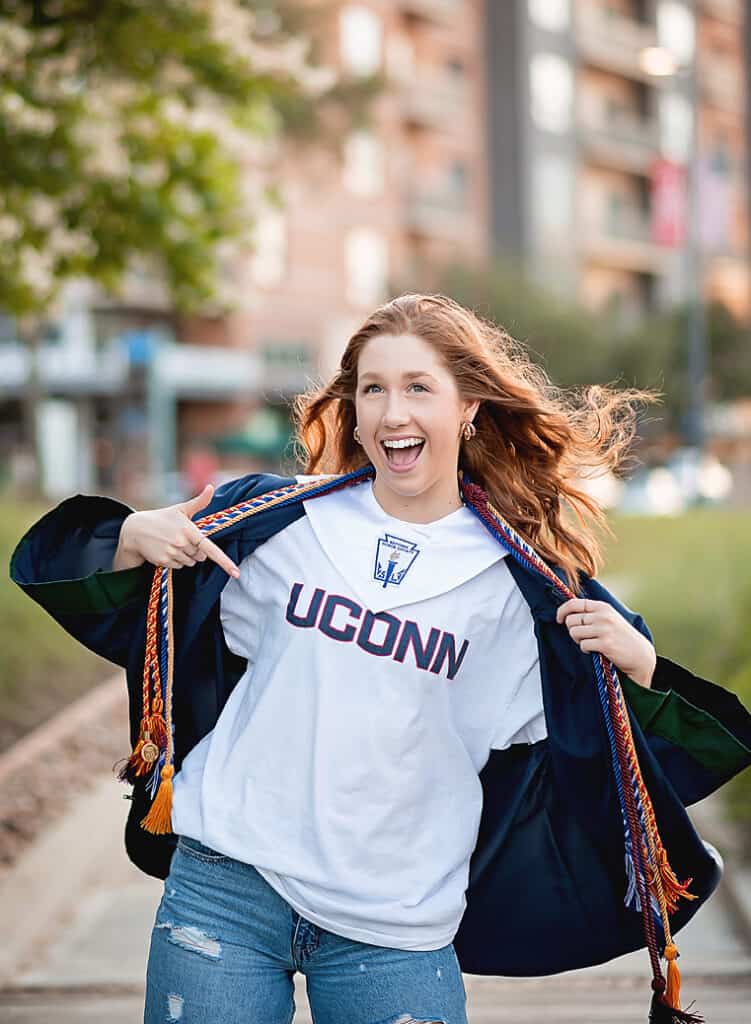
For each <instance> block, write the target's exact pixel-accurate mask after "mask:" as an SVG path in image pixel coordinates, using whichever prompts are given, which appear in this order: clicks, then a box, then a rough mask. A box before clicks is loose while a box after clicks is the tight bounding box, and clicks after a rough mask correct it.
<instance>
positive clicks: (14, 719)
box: [0, 500, 117, 750]
mask: <svg viewBox="0 0 751 1024" xmlns="http://www.w3.org/2000/svg"><path fill="white" fill-rule="evenodd" d="M49 507H50V506H49V505H48V506H42V505H40V506H32V505H29V504H20V503H17V502H11V501H8V500H0V553H1V554H2V565H3V572H2V577H0V640H2V648H3V657H2V659H0V750H4V749H5V748H6V747H8V746H10V744H11V743H13V742H14V741H15V740H17V739H18V738H19V737H21V736H23V735H24V733H26V732H28V730H29V729H32V728H34V726H36V725H39V724H40V723H41V722H43V721H45V720H46V719H47V718H49V717H50V716H51V715H53V714H54V713H55V712H56V711H58V710H60V709H61V708H63V707H65V705H66V704H68V703H70V701H71V700H73V699H75V698H76V697H78V696H80V695H81V694H82V693H84V692H85V691H86V690H88V689H90V688H91V687H92V686H94V685H96V684H97V683H99V682H101V681H102V680H104V679H106V678H108V677H109V676H111V675H112V674H113V673H114V672H116V671H117V668H116V667H115V666H114V665H111V664H110V663H109V662H107V661H104V660H103V659H102V658H99V657H98V656H97V655H95V654H92V653H91V652H90V651H87V650H86V648H85V647H82V646H81V644H79V643H78V642H77V641H75V640H73V639H72V637H70V636H68V634H67V633H65V632H64V631H63V629H62V628H61V627H60V626H58V624H57V623H56V622H55V621H54V619H52V618H50V616H49V615H48V614H47V613H46V612H44V611H42V609H41V608H40V607H39V605H37V604H36V603H35V602H34V601H32V600H31V599H30V598H28V597H27V596H26V595H25V594H24V593H23V591H22V590H21V589H20V587H17V586H16V584H15V583H11V581H10V578H9V576H8V563H9V562H10V556H11V553H12V551H13V548H14V547H15V546H16V544H17V543H18V541H19V540H20V538H21V536H22V535H23V533H24V532H25V531H26V529H27V528H28V527H29V526H30V525H31V524H32V523H33V522H34V521H35V520H36V519H38V518H39V517H40V516H41V515H43V514H44V513H45V512H46V511H47V509H48V508H49Z"/></svg>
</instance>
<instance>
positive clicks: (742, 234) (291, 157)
mask: <svg viewBox="0 0 751 1024" xmlns="http://www.w3.org/2000/svg"><path fill="white" fill-rule="evenodd" d="M318 6H319V8H320V10H321V12H322V14H321V17H320V20H319V22H318V23H317V24H316V26H315V34H316V39H317V42H318V45H319V55H320V59H321V60H322V61H323V63H324V64H326V65H328V66H330V67H331V68H333V69H334V70H338V71H341V72H347V73H350V74H354V75H370V74H372V73H380V74H382V75H383V76H384V78H385V83H386V84H385V88H384V91H383V92H382V93H381V94H380V95H379V97H378V98H377V100H376V101H375V103H374V105H373V109H372V113H371V119H370V123H369V124H368V125H367V126H364V127H362V128H359V129H357V130H352V131H351V132H350V133H349V134H348V135H347V136H346V137H345V139H344V142H343V147H342V154H341V159H338V158H337V156H336V155H335V153H334V152H332V151H328V150H323V149H322V150H319V151H316V152H313V151H311V150H304V151H300V150H298V149H296V148H294V147H291V146H289V145H273V144H269V145H265V146H259V149H258V154H257V166H255V167H253V168H249V174H250V173H251V172H253V173H255V172H257V171H258V169H259V168H260V169H261V170H262V171H263V173H264V174H265V175H266V176H267V177H268V178H269V179H271V180H273V181H274V182H275V183H276V184H277V185H278V188H279V191H280V193H281V196H282V198H283V200H284V204H283V206H282V207H281V208H277V207H273V206H268V207H267V208H264V209H262V210H260V211H259V216H258V221H257V227H256V237H255V247H254V249H253V251H252V252H249V253H247V255H246V256H245V257H244V258H242V259H240V260H236V261H235V262H234V263H233V264H232V265H228V266H227V267H226V274H227V279H228V280H229V281H230V284H231V288H232V289H234V291H235V292H236V294H237V295H238V297H240V298H241V299H242V308H241V309H239V310H238V311H237V312H235V313H233V314H232V315H230V316H225V317H214V318H212V317H203V318H198V317H194V318H192V319H190V320H189V321H185V320H176V319H175V318H174V316H173V315H172V313H171V310H170V308H169V306H168V304H167V302H166V301H165V298H164V296H162V295H161V294H160V291H159V288H158V287H157V286H156V285H155V284H154V282H153V281H152V280H151V279H150V278H149V277H148V276H147V275H140V276H139V274H138V270H137V268H134V271H133V274H132V276H131V279H130V283H129V286H128V289H127V291H126V296H125V299H124V301H120V302H118V303H114V302H113V301H111V300H105V299H103V298H102V297H101V296H100V295H96V294H93V293H88V294H87V293H85V290H84V291H79V292H78V293H76V294H75V295H73V296H72V297H71V299H70V302H69V305H68V307H67V309H66V312H65V314H64V317H63V322H62V323H61V325H60V329H59V331H58V332H57V339H56V340H55V339H54V338H53V339H52V342H51V350H50V352H49V353H47V355H46V357H45V358H46V360H47V362H46V364H45V366H43V367H42V371H43V372H42V376H43V378H44V382H45V388H46V391H47V393H48V395H49V397H50V401H51V402H52V403H56V404H52V405H50V409H49V415H48V416H47V426H46V435H47V436H48V437H49V438H51V439H53V441H54V443H55V445H56V452H57V454H56V455H55V457H54V458H50V459H49V461H50V466H51V470H50V472H52V473H53V476H54V489H56V490H57V491H58V492H63V493H64V492H65V491H66V490H72V489H73V488H74V487H76V486H78V487H79V488H81V489H86V488H89V489H93V488H95V487H99V488H105V487H106V488H107V489H110V490H115V491H118V492H120V493H123V494H128V495H130V496H132V499H133V500H134V501H139V500H142V501H147V500H150V499H149V496H153V495H155V494H156V493H157V491H159V490H160V489H162V490H166V492H167V493H172V492H175V493H178V492H179V491H180V488H181V487H184V486H186V483H185V481H186V480H192V479H193V477H194V476H195V472H194V471H195V467H196V466H198V467H200V468H201V472H202V473H206V472H210V467H211V466H212V465H213V464H214V462H212V459H214V460H215V459H216V458H218V459H219V464H220V470H219V471H220V472H222V473H226V474H232V473H234V472H247V471H248V469H252V468H261V467H273V466H276V465H277V464H278V458H279V456H280V454H281V452H282V450H283V449H284V443H285V441H286V440H287V438H288V429H287V427H288V424H287V404H288V402H289V400H290V398H291V396H292V395H294V394H295V393H296V392H298V391H299V390H300V389H301V388H304V387H305V386H306V384H307V383H309V382H310V380H311V379H312V378H318V377H320V376H323V377H325V376H327V375H328V374H329V373H330V372H331V371H332V369H333V368H334V367H335V365H336V363H337V360H338V358H339V355H340V354H341V352H342V350H343V348H344V345H345V344H346V341H347V339H348V337H349V336H350V334H351V333H352V332H353V331H354V330H355V329H356V328H357V326H358V325H359V323H361V322H362V320H363V319H364V317H365V316H366V315H367V314H368V312H369V311H370V310H372V309H373V308H374V307H375V306H376V305H377V304H378V303H379V302H381V301H382V300H383V299H385V298H386V297H387V296H389V295H390V294H392V293H394V292H395V291H397V290H404V289H408V288H422V287H427V288H429V287H430V286H431V281H432V279H433V275H434V271H435V269H436V268H437V267H439V266H440V264H441V263H442V262H444V261H449V260H456V259H463V260H466V261H467V262H469V263H482V262H483V261H485V260H486V259H487V258H488V257H489V256H491V255H494V254H503V255H505V256H507V257H510V258H511V259H512V260H514V261H516V262H517V263H519V264H521V265H522V266H524V267H525V268H526V270H527V271H528V272H529V273H530V274H531V275H533V276H534V277H536V278H537V279H538V280H539V281H541V282H542V283H544V284H546V285H548V286H550V287H552V288H554V289H558V290H559V291H561V292H562V293H565V294H566V295H569V296H570V295H576V296H578V297H579V299H580V300H581V301H582V302H584V303H585V304H587V305H589V306H590V307H592V308H594V309H597V310H603V311H607V312H609V313H611V314H614V315H615V316H616V318H617V319H619V320H620V321H621V322H622V323H623V324H624V325H628V324H629V323H630V322H633V321H634V320H635V319H638V318H639V317H641V316H643V315H644V314H645V313H647V312H648V311H651V310H653V309H655V308H660V307H666V306H669V305H671V304H672V303H674V302H676V301H680V300H681V299H682V298H683V297H685V296H687V295H690V294H691V293H692V290H695V288H694V283H695V281H696V280H697V277H698V278H700V280H701V282H702V288H703V290H704V293H705V294H706V295H707V296H718V297H720V298H722V299H723V300H724V301H725V302H726V303H727V304H728V305H729V306H731V308H732V309H733V310H734V311H735V312H736V313H739V314H741V315H742V316H744V317H748V316H749V315H751V303H750V301H749V212H748V211H749V201H750V199H751V187H750V186H749V175H748V170H747V168H748V158H749V124H750V123H751V121H750V119H751V112H750V111H749V104H748V102H747V98H748V81H747V68H748V64H749V60H748V54H749V52H750V47H749V37H750V34H751V28H750V26H749V20H750V19H749V16H748V9H749V8H751V4H747V3H745V2H743V0H331V2H325V3H320V4H319V5H318ZM650 55H651V57H650ZM661 57H662V60H663V64H664V62H665V60H666V59H668V58H669V59H670V60H672V62H673V66H672V67H671V68H669V69H668V70H669V73H668V74H664V73H663V74H657V71H662V72H664V71H665V70H666V69H665V67H662V68H660V67H659V63H660V58H661ZM648 58H650V59H648ZM655 61H657V63H656V64H655ZM695 122H696V123H697V124H698V133H697V134H694V133H693V131H692V128H693V125H694V123H695ZM688 168H691V169H693V171H694V172H695V175H696V178H695V180H696V182H697V192H696V196H697V206H696V208H697V209H698V210H699V212H700V216H698V217H691V216H689V208H688V207H687V205H686V203H687V202H688V198H687V184H688V183H689V182H688V180H687V177H686V171H687V169H688ZM681 190H683V191H681ZM671 232H672V233H673V234H674V235H675V237H673V238H672V239H671V237H670V235H671ZM671 241H672V243H673V244H665V243H666V242H671ZM697 257H698V260H697ZM87 318H88V327H86V328H85V329H84V328H83V327H82V324H84V322H85V321H87ZM2 329H3V325H2V324H0V332H1V331H2ZM23 356H24V354H23V353H22V352H20V351H18V350H12V346H11V345H5V346H0V364H1V365H0V382H1V383H0V390H1V389H4V392H5V398H6V401H5V402H0V409H2V413H1V414H0V431H2V433H3V436H4V437H8V436H10V435H11V434H13V432H14V431H15V430H16V429H17V421H18V417H17V410H16V409H15V406H14V397H13V396H14V393H15V392H14V389H16V390H17V388H18V387H19V386H20V382H21V381H22V380H23V374H24V372H25V370H24V364H23ZM63 436H66V437H68V438H69V442H68V445H67V449H68V452H69V454H68V456H67V458H66V459H63V458H62V457H61V456H60V455H59V452H60V450H61V449H62V448H63V447H64V445H63V443H62V441H61V438H62V437H63ZM92 450H93V451H94V452H95V453H96V454H97V458H94V457H93V456H92ZM178 470H182V471H183V473H182V475H183V479H182V480H180V479H178V478H177V471H178ZM51 479H52V478H51ZM164 480H167V481H168V483H167V484H166V485H164V486H163V481H164ZM170 480H172V483H169V481H170ZM73 481H75V482H73ZM50 486H51V489H52V485H50Z"/></svg>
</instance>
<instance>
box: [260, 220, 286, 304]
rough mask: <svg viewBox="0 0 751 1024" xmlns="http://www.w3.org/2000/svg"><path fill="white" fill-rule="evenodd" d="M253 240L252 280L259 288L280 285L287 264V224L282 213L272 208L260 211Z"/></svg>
mask: <svg viewBox="0 0 751 1024" xmlns="http://www.w3.org/2000/svg"><path fill="white" fill-rule="evenodd" d="M253 239H254V243H255V244H254V250H253V256H252V258H251V274H252V276H253V280H254V281H255V283H256V284H257V285H259V286H260V287H261V288H271V287H273V286H274V285H277V284H280V283H281V281H282V280H283V278H284V274H285V271H286V264H287V222H286V218H285V215H284V213H283V212H282V211H281V210H276V209H273V208H272V207H267V208H266V209H264V210H262V211H261V212H260V213H259V214H258V217H257V219H256V223H255V227H254V231H253Z"/></svg>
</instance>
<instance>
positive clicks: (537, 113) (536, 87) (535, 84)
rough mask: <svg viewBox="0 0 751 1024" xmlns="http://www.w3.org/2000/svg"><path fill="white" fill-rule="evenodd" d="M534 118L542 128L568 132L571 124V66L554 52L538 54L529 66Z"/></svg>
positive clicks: (550, 130) (572, 83)
mask: <svg viewBox="0 0 751 1024" xmlns="http://www.w3.org/2000/svg"><path fill="white" fill-rule="evenodd" d="M529 75H530V89H531V100H532V104H531V105H532V118H533V120H534V121H535V123H536V124H537V126H538V127H539V128H542V129H544V130H545V131H549V132H556V133H557V134H565V133H566V132H567V131H569V129H570V127H571V110H572V104H573V98H574V80H573V75H572V72H571V66H570V64H569V63H568V61H566V60H564V59H563V57H559V56H558V55H557V54H554V53H536V54H535V55H534V57H533V58H532V60H531V61H530V65H529Z"/></svg>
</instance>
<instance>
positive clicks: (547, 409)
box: [292, 294, 659, 594]
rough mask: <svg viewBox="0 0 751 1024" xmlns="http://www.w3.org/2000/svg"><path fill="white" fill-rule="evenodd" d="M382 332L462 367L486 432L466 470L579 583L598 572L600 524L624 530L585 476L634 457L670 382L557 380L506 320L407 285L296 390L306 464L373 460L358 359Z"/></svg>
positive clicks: (466, 452) (459, 376)
mask: <svg viewBox="0 0 751 1024" xmlns="http://www.w3.org/2000/svg"><path fill="white" fill-rule="evenodd" d="M379 334H414V335H417V336H418V337H420V338H422V339H423V340H424V341H426V342H428V343H429V344H430V345H432V346H433V347H434V348H435V349H436V351H437V352H438V353H439V355H440V357H441V359H442V361H443V363H444V365H445V366H446V367H447V368H448V369H449V370H450V371H451V373H452V374H453V375H454V378H455V380H456V383H457V387H458V391H459V394H460V396H461V397H462V398H465V399H469V400H473V399H479V400H480V406H479V409H478V411H477V415H476V416H475V418H474V423H475V426H476V427H477V434H476V436H475V437H473V438H472V439H471V440H469V441H465V440H462V441H461V447H460V450H459V465H458V469H463V470H465V471H466V472H467V474H468V475H469V477H470V479H471V480H473V481H474V482H475V483H477V484H479V485H480V486H481V487H482V488H483V489H484V490H485V492H486V493H487V495H488V499H489V500H490V502H491V503H492V504H493V505H494V506H495V508H496V509H497V510H498V511H499V512H500V513H501V515H502V516H503V517H504V518H505V519H506V521H507V522H508V523H510V524H511V526H513V527H514V529H515V530H517V532H518V533H519V534H521V536H522V537H523V538H524V539H525V540H526V541H527V542H528V543H530V544H531V545H532V546H533V547H534V548H535V550H536V551H537V552H538V554H540V555H541V556H542V557H543V558H544V559H545V560H546V561H547V562H548V563H549V564H552V565H556V566H558V567H560V568H562V569H563V570H564V571H565V573H566V577H567V580H568V583H569V586H570V587H571V589H572V590H573V591H574V592H575V593H577V594H578V593H580V586H579V572H582V571H583V572H584V573H586V574H587V575H589V576H596V575H597V572H598V571H599V568H600V566H601V564H602V555H601V550H600V543H599V540H598V536H597V532H596V528H598V527H599V528H600V529H603V530H605V531H607V532H608V533H609V534H610V535H611V536H614V534H613V531H612V530H611V528H610V526H609V525H608V522H607V518H606V515H605V513H604V511H603V509H602V507H601V506H600V504H599V503H598V502H597V501H596V500H595V499H594V498H593V497H591V496H590V495H589V494H588V493H587V491H586V490H583V489H582V487H581V481H580V480H579V479H578V478H579V477H581V476H594V475H598V474H599V473H601V472H603V471H605V470H607V469H610V470H614V469H616V468H618V467H621V468H622V467H623V466H624V464H625V463H626V462H627V460H629V459H632V458H633V456H632V455H631V454H630V453H629V448H630V445H631V442H632V440H633V438H634V435H635V433H636V426H637V415H636V409H635V407H636V405H637V404H640V403H644V404H648V403H651V402H654V401H657V399H658V397H659V392H655V391H646V390H641V389H635V388H620V389H614V388H611V387H610V386H602V385H591V386H588V387H582V388H569V389H563V388H560V387H557V386H556V385H554V384H552V383H551V381H550V379H549V378H548V376H547V374H546V373H545V371H544V369H543V368H542V367H541V366H540V365H538V364H536V363H534V362H532V360H531V359H530V357H529V355H528V353H527V351H526V349H525V347H524V346H523V345H522V344H520V343H519V342H517V341H515V340H514V339H513V338H512V337H511V336H510V335H509V334H508V333H507V332H506V331H505V330H504V329H503V328H502V327H499V326H498V325H496V324H494V323H492V322H491V321H489V320H487V319H485V318H484V317H481V316H480V315H478V314H477V313H475V312H473V311H471V310H469V309H467V308H465V307H464V306H462V305H460V304H459V303H458V302H456V301H455V300H454V299H451V298H449V297H448V296H446V295H430V294H429V295H424V294H405V295H400V296H398V297H397V298H394V299H392V300H391V301H390V302H387V303H385V304H384V305H382V306H380V307H379V308H378V309H376V310H375V311H374V312H373V313H371V315H370V316H369V317H368V318H367V319H366V320H365V322H364V323H363V325H362V326H361V327H360V328H359V330H357V331H356V332H355V334H353V335H352V337H351V338H350V339H349V342H348V343H347V346H346V348H345V350H344V353H343V355H342V357H341V361H340V364H339V368H338V370H337V371H336V373H335V374H334V376H333V378H332V379H331V380H330V381H329V382H328V383H323V384H318V385H315V386H314V387H313V388H311V389H309V390H308V391H306V392H304V393H302V394H300V395H298V396H297V397H296V398H295V400H294V403H293V410H292V412H293V421H294V426H295V444H294V449H295V455H296V457H297V459H298V461H299V462H300V463H302V464H303V465H304V467H305V468H304V470H303V472H305V473H348V472H351V471H352V470H355V469H359V468H360V467H362V466H364V465H366V464H367V463H368V458H367V455H365V452H364V450H363V448H362V447H361V446H360V445H359V444H357V442H356V441H355V439H354V437H353V435H352V432H353V430H354V428H355V424H356V420H355V394H356V391H357V364H358V359H359V356H360V352H361V351H362V349H363V346H364V345H366V344H367V343H368V341H369V340H370V339H371V338H373V337H375V336H376V335H379ZM571 513H573V517H575V518H573V519H572V516H571ZM567 520H568V521H567Z"/></svg>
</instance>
